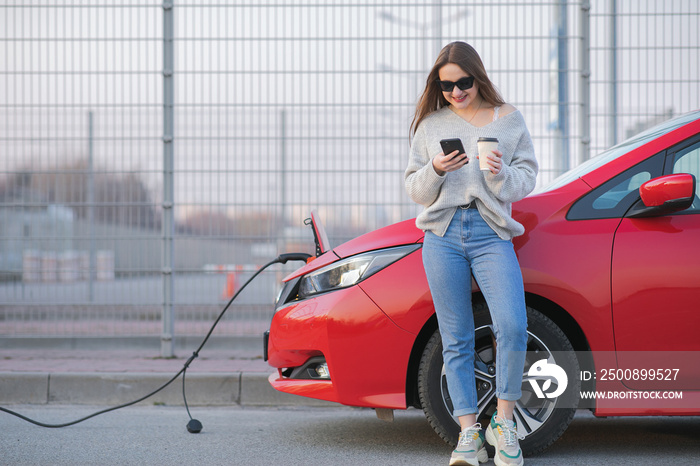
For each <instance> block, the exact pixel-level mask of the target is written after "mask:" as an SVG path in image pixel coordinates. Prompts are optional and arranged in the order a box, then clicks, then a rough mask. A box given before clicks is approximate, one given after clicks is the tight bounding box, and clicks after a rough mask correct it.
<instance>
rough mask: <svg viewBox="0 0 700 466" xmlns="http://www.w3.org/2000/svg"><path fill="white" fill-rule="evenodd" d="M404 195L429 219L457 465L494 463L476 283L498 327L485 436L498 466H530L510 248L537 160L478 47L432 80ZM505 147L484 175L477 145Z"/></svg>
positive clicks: (429, 266)
mask: <svg viewBox="0 0 700 466" xmlns="http://www.w3.org/2000/svg"><path fill="white" fill-rule="evenodd" d="M411 136H412V138H411V151H410V156H409V162H408V168H407V169H406V173H405V184H406V191H407V192H408V194H409V196H410V197H411V199H412V200H413V201H414V202H416V203H418V204H421V205H422V206H423V207H424V209H423V211H422V212H421V213H420V214H419V215H418V217H417V218H416V226H417V227H418V228H420V229H422V230H424V231H425V239H424V242H423V264H424V267H425V272H426V275H427V278H428V284H429V286H430V291H431V294H432V296H433V302H434V305H435V312H436V314H437V318H438V324H439V327H440V334H441V337H442V344H443V359H444V361H445V371H446V375H447V384H448V388H449V391H450V396H451V397H452V402H453V405H454V412H453V414H454V415H455V416H456V417H458V419H459V423H460V426H461V428H462V431H461V433H460V438H459V443H458V445H457V448H456V449H455V451H454V452H453V453H452V458H451V460H450V464H451V465H453V464H470V465H478V463H479V462H482V463H483V462H486V461H488V455H487V453H486V449H485V447H484V434H483V433H482V431H481V425H480V424H478V423H477V422H476V414H477V412H478V410H477V400H476V383H475V377H474V318H473V314H472V311H471V310H472V302H471V299H472V296H471V279H472V274H473V276H474V279H475V280H476V282H477V283H478V285H479V288H480V289H481V292H482V293H483V295H484V297H485V298H486V302H487V304H488V306H489V311H490V313H491V318H492V321H493V327H494V333H495V336H496V344H497V348H498V351H497V352H496V396H497V398H498V404H497V411H496V413H494V415H493V417H492V419H491V422H490V424H489V426H488V427H487V428H486V440H487V441H488V442H489V443H490V444H492V445H494V447H495V448H496V455H495V458H494V462H495V464H497V465H512V464H518V465H520V464H523V456H522V452H521V451H520V447H519V444H518V435H517V428H516V425H515V423H514V420H513V408H514V406H515V402H516V400H518V399H519V398H520V396H521V391H520V386H521V384H522V374H523V367H524V365H525V345H526V342H527V317H526V311H525V296H524V291H523V280H522V275H521V272H520V267H519V265H518V261H517V258H516V256H515V252H514V250H513V243H512V242H511V239H512V238H513V237H515V236H518V235H521V234H523V232H524V228H523V226H522V225H521V224H519V223H518V222H516V221H515V220H513V218H512V217H511V203H512V202H515V201H518V200H520V199H522V198H523V197H525V196H526V195H528V194H529V193H530V192H531V191H532V190H533V189H534V187H535V179H536V176H537V170H538V165H537V160H536V159H535V155H534V148H533V145H532V140H531V138H530V134H529V132H528V130H527V127H526V126H525V121H524V119H523V116H522V115H521V114H520V112H519V111H518V110H517V109H516V108H515V107H513V106H512V105H509V104H507V103H505V102H504V101H503V99H502V98H501V96H500V95H499V93H498V91H497V90H496V89H495V87H494V86H493V84H492V83H491V81H490V80H489V78H488V76H487V74H486V71H485V69H484V65H483V63H482V61H481V58H480V57H479V55H478V53H477V52H476V51H475V50H474V48H473V47H471V46H470V45H468V44H466V43H464V42H453V43H451V44H448V45H447V46H445V48H443V49H442V51H441V52H440V54H439V56H438V58H437V61H436V62H435V65H434V66H433V68H432V70H431V71H430V74H429V75H428V79H427V83H426V87H425V90H424V91H423V95H422V96H421V98H420V100H419V102H418V105H417V108H416V114H415V117H414V120H413V123H412V124H411ZM479 137H491V138H493V137H495V138H498V149H497V150H493V151H492V153H490V154H488V170H486V171H481V170H479V163H478V160H477V158H478V156H477V155H476V154H478V151H477V139H478V138H479ZM448 138H460V139H461V140H462V143H463V145H464V148H465V151H466V153H465V154H458V153H457V151H455V152H452V153H450V154H443V153H442V150H441V146H440V140H441V139H448Z"/></svg>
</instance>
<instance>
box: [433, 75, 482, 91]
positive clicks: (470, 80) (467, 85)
mask: <svg viewBox="0 0 700 466" xmlns="http://www.w3.org/2000/svg"><path fill="white" fill-rule="evenodd" d="M435 82H437V83H438V84H439V85H440V89H442V92H452V89H454V87H455V86H457V87H458V88H459V90H460V91H466V90H467V89H471V88H472V86H473V85H474V76H468V77H465V78H462V79H460V80H458V81H457V82H456V83H455V82H452V81H440V80H439V79H436V80H435Z"/></svg>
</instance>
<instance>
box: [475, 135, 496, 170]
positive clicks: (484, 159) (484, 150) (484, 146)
mask: <svg viewBox="0 0 700 466" xmlns="http://www.w3.org/2000/svg"><path fill="white" fill-rule="evenodd" d="M476 145H477V147H478V148H479V169H480V170H481V171H489V170H491V167H490V166H489V159H488V156H489V154H491V153H492V152H493V151H494V150H497V149H498V139H497V138H479V139H478V140H477V141H476Z"/></svg>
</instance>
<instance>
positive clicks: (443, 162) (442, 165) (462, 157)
mask: <svg viewBox="0 0 700 466" xmlns="http://www.w3.org/2000/svg"><path fill="white" fill-rule="evenodd" d="M458 153H459V151H457V150H456V151H454V152H451V153H449V154H447V155H445V154H443V153H440V154H438V155H436V156H435V157H434V158H433V168H434V169H435V173H437V174H438V175H440V176H442V175H444V174H445V173H447V172H453V171H455V170H459V169H460V168H462V167H463V166H464V165H466V164H467V162H468V161H469V158H467V154H459V155H457V154H458Z"/></svg>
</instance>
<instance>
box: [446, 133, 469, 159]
mask: <svg viewBox="0 0 700 466" xmlns="http://www.w3.org/2000/svg"><path fill="white" fill-rule="evenodd" d="M440 146H441V147H442V153H443V154H445V155H448V154H451V153H452V152H454V151H456V150H457V151H459V152H458V153H457V155H455V157H459V156H460V155H462V154H464V146H463V145H462V140H461V139H459V138H453V139H443V140H442V141H440ZM455 157H452V158H455ZM467 163H469V161H468V160H467Z"/></svg>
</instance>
